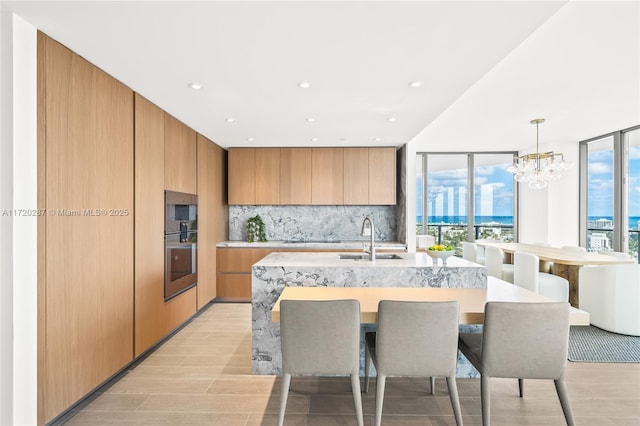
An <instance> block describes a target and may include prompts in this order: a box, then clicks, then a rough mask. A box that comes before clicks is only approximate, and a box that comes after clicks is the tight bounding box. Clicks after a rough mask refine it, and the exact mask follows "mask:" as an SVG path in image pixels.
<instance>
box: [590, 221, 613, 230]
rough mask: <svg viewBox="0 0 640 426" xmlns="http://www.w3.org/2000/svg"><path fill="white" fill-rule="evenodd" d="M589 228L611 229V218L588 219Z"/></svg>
mask: <svg viewBox="0 0 640 426" xmlns="http://www.w3.org/2000/svg"><path fill="white" fill-rule="evenodd" d="M588 228H589V229H613V221H612V220H611V219H598V220H590V221H589V223H588Z"/></svg>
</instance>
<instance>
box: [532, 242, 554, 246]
mask: <svg viewBox="0 0 640 426" xmlns="http://www.w3.org/2000/svg"><path fill="white" fill-rule="evenodd" d="M533 245H534V246H540V247H551V243H540V242H535V243H533Z"/></svg>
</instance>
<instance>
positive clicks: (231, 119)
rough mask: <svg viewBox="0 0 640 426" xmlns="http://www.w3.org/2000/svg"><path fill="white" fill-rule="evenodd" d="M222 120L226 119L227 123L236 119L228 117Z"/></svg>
mask: <svg viewBox="0 0 640 426" xmlns="http://www.w3.org/2000/svg"><path fill="white" fill-rule="evenodd" d="M224 121H226V122H227V123H233V122H234V121H236V119H235V118H231V117H229V118H225V119H224Z"/></svg>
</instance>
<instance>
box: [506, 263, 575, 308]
mask: <svg viewBox="0 0 640 426" xmlns="http://www.w3.org/2000/svg"><path fill="white" fill-rule="evenodd" d="M539 264H540V259H539V258H538V256H536V255H535V254H530V253H522V252H518V251H517V252H515V253H514V255H513V265H514V271H513V283H514V284H515V285H517V286H518V287H522V288H525V289H527V290H530V291H533V292H534V293H538V294H541V295H543V296H546V297H549V298H550V299H553V300H555V301H557V302H568V301H569V281H567V280H566V279H565V278H562V277H559V276H557V275H553V274H549V273H546V272H540V271H539V268H540V266H539Z"/></svg>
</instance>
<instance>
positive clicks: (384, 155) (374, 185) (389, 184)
mask: <svg viewBox="0 0 640 426" xmlns="http://www.w3.org/2000/svg"><path fill="white" fill-rule="evenodd" d="M369 204H380V205H383V204H396V149H395V148H394V147H382V148H369Z"/></svg>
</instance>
